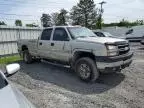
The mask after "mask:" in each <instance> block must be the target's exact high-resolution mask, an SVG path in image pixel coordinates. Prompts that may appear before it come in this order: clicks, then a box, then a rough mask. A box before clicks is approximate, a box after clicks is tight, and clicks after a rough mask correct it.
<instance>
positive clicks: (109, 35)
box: [93, 30, 126, 39]
mask: <svg viewBox="0 0 144 108" xmlns="http://www.w3.org/2000/svg"><path fill="white" fill-rule="evenodd" d="M93 32H94V33H95V34H96V35H97V36H98V37H111V38H119V39H126V37H125V36H114V35H112V34H111V33H109V32H105V31H99V30H98V31H97V30H93Z"/></svg>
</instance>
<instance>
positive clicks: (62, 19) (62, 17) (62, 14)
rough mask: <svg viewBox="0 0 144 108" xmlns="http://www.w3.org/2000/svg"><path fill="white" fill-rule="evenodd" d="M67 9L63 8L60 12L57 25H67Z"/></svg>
mask: <svg viewBox="0 0 144 108" xmlns="http://www.w3.org/2000/svg"><path fill="white" fill-rule="evenodd" d="M67 13H68V12H67V10H65V9H61V10H60V13H59V14H58V17H57V25H67V24H66V17H67Z"/></svg>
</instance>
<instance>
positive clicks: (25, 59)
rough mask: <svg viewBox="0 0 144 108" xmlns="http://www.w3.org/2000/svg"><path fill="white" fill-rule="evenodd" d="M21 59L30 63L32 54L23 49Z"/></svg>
mask: <svg viewBox="0 0 144 108" xmlns="http://www.w3.org/2000/svg"><path fill="white" fill-rule="evenodd" d="M23 60H24V62H25V63H27V64H30V63H32V56H31V55H30V53H29V52H28V50H25V51H24V52H23Z"/></svg>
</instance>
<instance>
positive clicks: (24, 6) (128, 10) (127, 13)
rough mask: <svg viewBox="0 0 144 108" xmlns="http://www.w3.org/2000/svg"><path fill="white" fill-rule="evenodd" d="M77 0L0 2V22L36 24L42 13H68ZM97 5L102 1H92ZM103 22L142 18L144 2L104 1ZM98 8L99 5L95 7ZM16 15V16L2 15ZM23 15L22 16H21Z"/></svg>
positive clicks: (143, 0) (138, 0)
mask: <svg viewBox="0 0 144 108" xmlns="http://www.w3.org/2000/svg"><path fill="white" fill-rule="evenodd" d="M78 1H79V0H0V20H3V21H5V22H6V23H10V22H11V23H12V22H14V20H15V19H21V20H23V22H25V23H31V22H36V23H39V19H40V16H41V14H42V13H52V12H57V11H59V10H60V9H61V8H65V9H67V10H68V11H69V10H70V9H71V8H72V6H74V5H76V4H77V3H78ZM94 1H95V3H96V4H97V3H99V2H101V1H102V0H94ZM105 1H106V2H107V4H104V9H105V11H104V15H103V18H104V22H105V23H110V22H118V21H119V20H121V19H122V18H125V19H127V20H131V21H132V20H136V19H143V18H144V6H143V5H144V0H105ZM96 6H97V7H99V4H97V5H96ZM3 13H5V14H16V15H4V14H3ZM22 15H24V16H22ZM25 15H27V16H25Z"/></svg>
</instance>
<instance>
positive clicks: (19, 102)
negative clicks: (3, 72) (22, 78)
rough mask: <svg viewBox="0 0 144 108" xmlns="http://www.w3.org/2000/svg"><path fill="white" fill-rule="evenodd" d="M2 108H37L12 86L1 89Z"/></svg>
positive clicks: (0, 103)
mask: <svg viewBox="0 0 144 108" xmlns="http://www.w3.org/2000/svg"><path fill="white" fill-rule="evenodd" d="M0 108H35V107H34V106H33V105H32V104H31V103H30V102H29V101H28V100H27V99H26V98H25V97H24V95H23V94H22V93H21V92H20V91H18V90H17V89H16V88H14V89H13V87H11V86H10V85H7V86H6V87H4V88H2V89H0Z"/></svg>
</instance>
